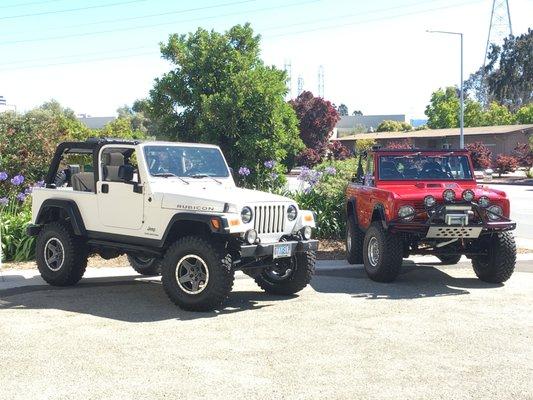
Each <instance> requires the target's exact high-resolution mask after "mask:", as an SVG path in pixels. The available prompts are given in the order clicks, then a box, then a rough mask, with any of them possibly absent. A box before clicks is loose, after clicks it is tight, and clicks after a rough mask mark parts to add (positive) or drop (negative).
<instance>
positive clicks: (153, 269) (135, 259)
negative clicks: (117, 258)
mask: <svg viewBox="0 0 533 400" xmlns="http://www.w3.org/2000/svg"><path fill="white" fill-rule="evenodd" d="M128 261H129V263H130V265H131V266H132V268H133V269H134V270H135V272H137V273H139V274H141V275H146V276H153V275H160V274H161V263H160V261H161V260H160V259H158V258H149V257H140V256H135V255H132V254H128Z"/></svg>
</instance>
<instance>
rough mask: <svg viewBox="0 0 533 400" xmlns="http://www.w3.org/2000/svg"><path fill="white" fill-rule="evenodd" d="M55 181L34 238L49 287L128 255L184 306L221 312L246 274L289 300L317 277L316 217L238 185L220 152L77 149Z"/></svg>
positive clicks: (115, 144)
mask: <svg viewBox="0 0 533 400" xmlns="http://www.w3.org/2000/svg"><path fill="white" fill-rule="evenodd" d="M45 183H46V185H45V187H44V188H41V189H35V191H34V192H33V210H32V211H33V218H32V223H31V224H30V225H29V226H28V234H30V235H35V236H37V245H36V250H35V251H36V254H35V258H36V260H37V265H38V267H39V271H40V273H41V276H42V277H43V279H44V280H45V281H46V282H48V283H49V284H52V285H59V286H66V285H74V284H76V283H77V282H78V281H79V280H80V279H81V278H82V276H83V273H84V272H85V268H86V265H87V257H88V255H89V254H90V253H97V254H99V255H101V256H102V257H104V258H106V259H109V258H113V257H117V256H119V255H121V254H124V253H126V254H127V255H128V259H129V261H130V263H131V265H132V267H133V268H134V269H135V270H136V271H137V272H139V273H141V274H145V275H155V274H158V273H159V272H160V271H161V275H162V282H163V287H164V289H165V292H166V293H167V295H168V297H169V298H170V299H171V300H172V301H173V302H174V303H175V304H177V305H179V306H180V307H182V308H184V309H188V310H210V309H213V308H216V307H218V306H219V305H220V304H221V303H222V302H223V300H224V299H225V298H226V297H227V296H228V294H229V292H230V291H231V288H232V286H233V279H234V272H235V270H242V271H243V272H244V273H246V274H248V275H250V276H252V277H253V278H254V279H255V281H256V282H257V284H258V285H259V286H260V287H261V288H262V289H264V290H265V291H267V292H269V293H275V294H283V295H287V294H293V293H295V292H298V291H300V290H301V289H303V288H304V287H305V286H306V285H307V284H308V283H309V281H310V279H311V275H312V274H313V271H314V264H315V251H316V250H317V247H318V242H317V241H316V240H311V234H312V228H314V227H315V220H314V216H313V213H312V212H311V211H304V210H299V209H298V206H297V204H295V202H294V201H292V200H290V199H288V198H286V197H282V196H277V195H274V194H270V193H264V192H259V191H255V190H247V189H241V188H237V187H236V186H235V182H234V180H233V177H232V175H231V173H230V168H228V165H227V163H226V161H225V159H224V156H223V155H222V152H221V151H220V149H219V148H218V147H217V146H213V145H203V144H188V143H170V142H138V141H126V140H118V139H89V140H87V141H85V142H65V143H61V144H60V145H59V146H58V148H57V150H56V153H55V156H54V159H53V160H52V164H51V165H50V169H49V171H48V175H47V177H46V181H45Z"/></svg>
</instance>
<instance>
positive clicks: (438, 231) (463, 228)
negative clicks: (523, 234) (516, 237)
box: [389, 203, 516, 239]
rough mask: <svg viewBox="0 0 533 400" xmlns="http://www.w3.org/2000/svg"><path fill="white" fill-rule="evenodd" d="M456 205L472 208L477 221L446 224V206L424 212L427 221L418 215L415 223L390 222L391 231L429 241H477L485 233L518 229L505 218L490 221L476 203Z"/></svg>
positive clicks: (397, 219)
mask: <svg viewBox="0 0 533 400" xmlns="http://www.w3.org/2000/svg"><path fill="white" fill-rule="evenodd" d="M448 205H450V204H448ZM454 205H459V206H461V205H463V206H465V205H467V206H470V207H471V210H472V211H473V213H474V215H476V216H477V220H476V221H475V222H472V221H469V222H468V223H467V224H461V225H459V224H446V223H444V221H443V220H444V217H445V215H446V205H440V206H438V207H435V208H433V209H429V210H426V211H425V212H424V213H425V214H427V215H428V218H427V219H426V220H423V221H420V220H416V217H419V216H420V214H424V213H417V215H416V216H415V221H409V222H408V221H404V220H402V219H401V218H396V219H394V220H392V221H390V222H389V229H390V230H391V231H393V232H397V233H411V234H416V235H418V236H421V237H426V238H428V239H449V238H465V239H469V238H470V239H475V238H477V237H479V236H480V235H482V234H484V233H489V232H501V231H510V230H513V229H515V228H516V222H514V221H511V220H510V219H508V218H506V217H504V216H499V220H491V219H489V218H488V216H487V212H488V211H487V210H485V209H483V208H481V207H480V206H479V205H477V204H476V203H455V204H454Z"/></svg>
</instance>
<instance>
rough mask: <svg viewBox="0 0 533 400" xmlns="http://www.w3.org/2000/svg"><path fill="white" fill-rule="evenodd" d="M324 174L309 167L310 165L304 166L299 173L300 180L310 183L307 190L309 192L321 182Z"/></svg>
mask: <svg viewBox="0 0 533 400" xmlns="http://www.w3.org/2000/svg"><path fill="white" fill-rule="evenodd" d="M322 175H323V173H322V172H320V171H316V170H314V169H309V168H308V167H302V171H301V172H300V175H298V180H300V181H303V182H305V183H307V184H308V187H307V188H306V189H305V192H306V193H309V192H310V191H311V190H312V189H313V188H314V187H315V186H316V185H317V184H318V182H320V178H322Z"/></svg>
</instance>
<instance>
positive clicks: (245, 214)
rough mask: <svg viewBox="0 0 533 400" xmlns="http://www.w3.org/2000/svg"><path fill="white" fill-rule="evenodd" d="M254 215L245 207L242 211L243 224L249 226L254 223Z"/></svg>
mask: <svg viewBox="0 0 533 400" xmlns="http://www.w3.org/2000/svg"><path fill="white" fill-rule="evenodd" d="M253 217H254V213H253V211H252V209H251V208H250V207H243V209H242V210H241V220H242V222H243V223H245V224H247V223H249V222H251V221H252V218H253Z"/></svg>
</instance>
